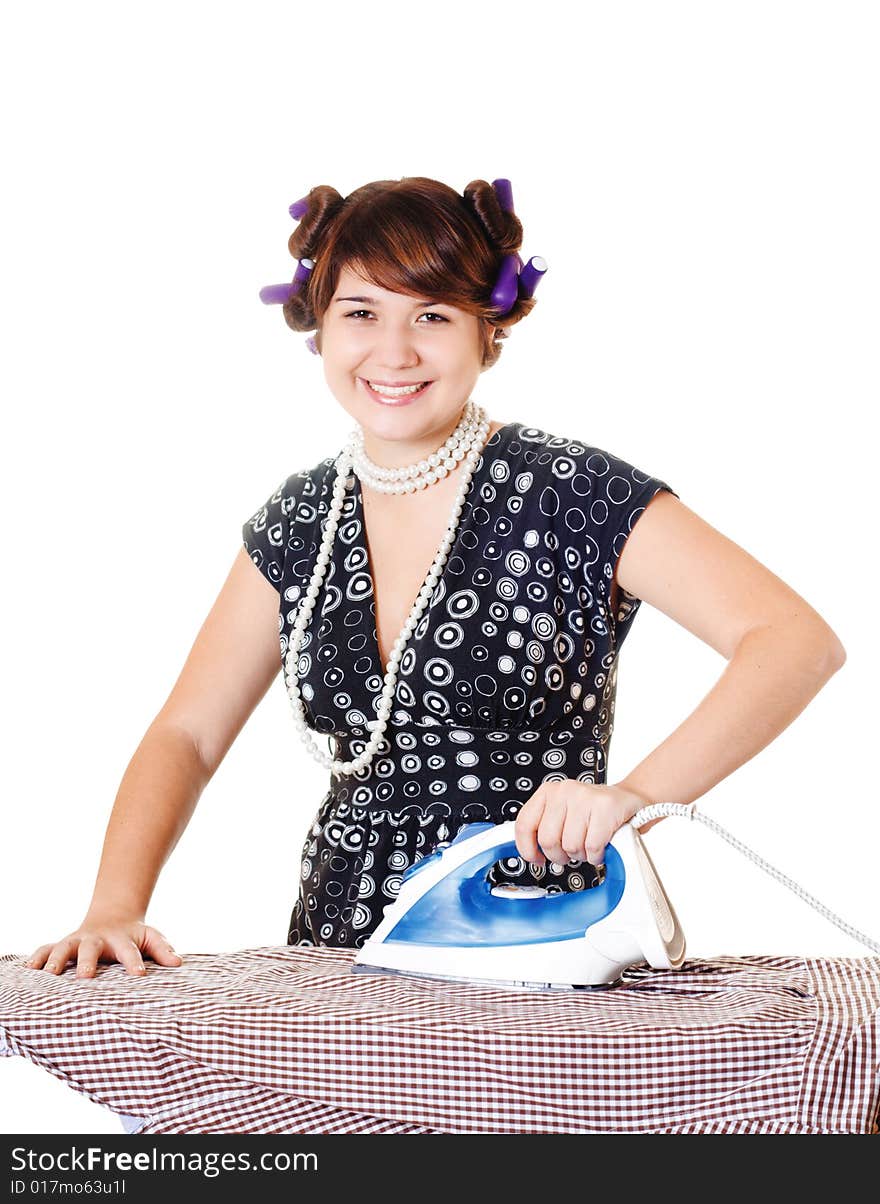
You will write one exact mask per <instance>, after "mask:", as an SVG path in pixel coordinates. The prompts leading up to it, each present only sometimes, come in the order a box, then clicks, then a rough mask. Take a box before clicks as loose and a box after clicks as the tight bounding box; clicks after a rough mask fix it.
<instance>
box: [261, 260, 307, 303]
mask: <svg viewBox="0 0 880 1204" xmlns="http://www.w3.org/2000/svg"><path fill="white" fill-rule="evenodd" d="M314 266H315V261H314V259H300V260H299V262H298V263H297V265H296V271H295V272H294V273H293V280H292V281H291V282H290V284H267V285H266V286H265V287H264V288H261V289H260V300H261V301H262V302H263V304H264V305H283V304H284V303H285V301H289V300H290V298H291V297H292V296H293V295H294V293H298V292H299V290H300V289H301V288H302V286H303V284H304V283H305V282H306V281H307V280H308V278H309V276H310V274H311V271H312V268H313V267H314Z"/></svg>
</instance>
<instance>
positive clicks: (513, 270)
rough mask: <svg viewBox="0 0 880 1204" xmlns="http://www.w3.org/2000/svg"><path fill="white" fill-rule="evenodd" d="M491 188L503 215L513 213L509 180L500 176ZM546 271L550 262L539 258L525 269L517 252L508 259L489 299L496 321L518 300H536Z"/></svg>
mask: <svg viewBox="0 0 880 1204" xmlns="http://www.w3.org/2000/svg"><path fill="white" fill-rule="evenodd" d="M492 187H493V188H494V189H495V195H496V196H497V197H498V204H499V205H500V206H501V208H502V209H503V210H504V212H505V213H513V212H514V209H513V188H512V187H511V183H510V180H507V179H505V178H504V177H503V176H500V177H499V178H498V179H497V180H493V181H492ZM546 271H547V261H546V259H542V258H541V256H540V255H533V256H532V258H531V259H530V260H529V262H528V263H527V264H526V265H525V267H523V261H522V259H521V258H520V257H519V255H518V254H517V253H516V252H515V251H514V252H513V253H512V254H510V255H505V256H504V258H503V259H502V261H501V267H500V268H499V269H498V275H497V277H496V278H495V286H494V288H493V289H492V295H491V297H490V301H491V303H492V307H493V309H494V310H495V317H496V318H503V317H504V315H505V314H508V313H510V311H511V310H512V309H513V307H514V305H515V304H516V302H517V300H518V299H520V298H522V299H525V298H527V297H532V296H534V292H535V289H536V288H537V287H538V284H539V282H540V280H541V277H542V276H543V275H544V273H545V272H546Z"/></svg>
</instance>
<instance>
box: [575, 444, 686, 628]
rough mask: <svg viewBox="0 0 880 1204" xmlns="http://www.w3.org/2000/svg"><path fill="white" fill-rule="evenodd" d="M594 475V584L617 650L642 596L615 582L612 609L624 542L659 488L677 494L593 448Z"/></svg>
mask: <svg viewBox="0 0 880 1204" xmlns="http://www.w3.org/2000/svg"><path fill="white" fill-rule="evenodd" d="M590 466H591V469H592V475H593V478H594V479H593V504H592V507H591V517H592V519H593V522H594V523H595V524H596V532H597V533H596V540H597V543H598V547H599V560H598V564H597V566H596V569H597V574H598V580H597V587H598V589H599V593H600V596H601V601H602V604H603V607H604V609H605V611H606V618H607V621H608V625H609V629H610V634H611V637H612V640H613V642H614V646H615V648H616V649H619V648H620V646H621V645H622V644H623V641H624V640H625V639H626V636H627V634H628V633H629V630H630V627H631V626H632V622H633V620H634V619H635V616H636V613H637V612H638V609H639V607H640V606H641V599H640V598H636V597H635V596H634V595H633V594H630V593H627V591H626V590H625V589H624V588H623V587H622V586H620V585H619V584H618V588H617V590H616V598H615V602H616V606H615V607H614V609H613V611H612V606H611V594H612V583H613V582H614V579H615V573H616V571H617V563H618V561H619V560H620V555H621V553H622V552H623V548H624V545H625V544H626V541H627V539H628V538H629V535H630V533H631V532H632V530H633V528H634V527H635V525H636V523H637V522H638V521H639V519H640V518H641V517H642V515H643V514H644V513H645V510H646V509H647V507H648V503H649V502H650V501H651V500H652V498H654V497H655V496H656V495H657V494H658V493H660V492H661V491H662V490H664V489H665V490H667V491H668V492H669V493H671V494H673V495H674V496H675V497H678V494H677V493H676V491H675V490H674V489H673V488H672V486H671V485H669V484H667V482H666V481H664V480H662V479H661V478H660V477H655V476H651V474H650V473H647V472H643V471H642V470H641V469H638V468H636V467H635V466H634V465H633V464H630V463H628V462H627V461H626V460H622V459H621V458H620V457H619V456H615V455H614V454H613V453H611V452H608V451H604V450H602V449H595V450H594V453H593V455H592V456H591V457H590Z"/></svg>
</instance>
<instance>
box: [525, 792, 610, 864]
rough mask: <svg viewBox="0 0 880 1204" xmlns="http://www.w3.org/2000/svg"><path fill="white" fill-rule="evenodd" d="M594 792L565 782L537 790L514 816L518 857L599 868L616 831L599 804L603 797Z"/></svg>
mask: <svg viewBox="0 0 880 1204" xmlns="http://www.w3.org/2000/svg"><path fill="white" fill-rule="evenodd" d="M593 790H594V788H592V787H591V786H590V785H589V784H588V783H585V782H575V781H571V780H568V779H566V780H565V781H562V782H559V781H556V782H545V783H544V784H543V785H542V786H541V787H539V788H538V790H537V791H536V792H535V794H533V795H532V797H531V798H530V799H529V800H528V801H527V802H526V803H525V804H524V805H523V806H522V807H521V808H520V811H519V813H518V815H517V817H516V823H515V831H516V846H517V850H518V851H519V854H520V856H521V857H523V858H525V860H526V861H529V862H531V863H532V864H534V865H543V864H544V861H545V857H546V858H547V859H549V860H550V861H552V862H555V863H556V864H557V865H562V866H565V865H568V864H569V862H571V861H585V860H586V861H589V862H590V863H591V864H592V865H602V864H603V863H604V860H605V848H606V845H607V843H608V841H609V840H610V839H611V837H612V835H613V833H614V831H615V828H614V825H613V822H612V819H611V817H610V816H609V814H608V812H607V807H604V808H603V806H601V805H598V804H599V803H600V801H601V802H604V796H595V795H594V793H591V791H593ZM594 803H596V804H597V805H595V806H594Z"/></svg>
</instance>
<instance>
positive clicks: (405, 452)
mask: <svg viewBox="0 0 880 1204" xmlns="http://www.w3.org/2000/svg"><path fill="white" fill-rule="evenodd" d="M291 214H292V216H294V217H296V218H297V219H300V224H299V226H298V228H297V230H296V231H295V233H294V234H293V235H292V236H291V239H290V243H289V247H290V251H291V254H292V255H293V256H294V257H295V258H297V259H298V260H299V264H298V267H297V271H296V275H295V276H294V280H293V283H292V284H289V285H284V286H272V287H270V288H268V289H266V290H264V292H263V294H262V296H263V299H264V300H266V301H268V302H272V301H279V302H281V303H282V304H283V306H284V310H283V312H284V316H285V319H286V321H287V323H288V325H289V326H290V327H291V328H292V329H294V330H316V335H315V337H314V338H313V339H310V340H309V344H310V346H311V349H312V350H313V351H315V352H316V353H318V354H320V355H321V356H322V358H323V363H324V371H325V376H326V380H327V384H328V386H329V388H330V390H331V392H332V393H333V395H334V396H335V397H336V399H337V401H338V402H339V403H340V405H341V406H342V407H343V409H344V410H345V411H346V412H347V413H348V414H349V415H350V416H351V417H352V419H353V420H354V422H355V424H356V425H355V428H354V432H353V435H352V440H351V441H350V443H347V444H346V446H345V448H343V450H342V452H341V453H339V455H334V456H331V457H329V458H327V459H325V460H322V461H321V462H320V463H319V464H317V465H316V466H315V467H313V468H311V469H302V470H301V471H298V472H295V473H293V474H292V475H291V476H289V477H288V478H287V479H286V480H285V481H284V482H283V483H282V484H281V486H279V488H278V489H276V490H275V491H273V493H272V494H271V496H270V497H269V498H268V500H267V501H266V503H265V504H264V505H263V506H261V507H260V508H259V509H258V510H257V511H256V513H255V514H254V515H252V516H251V517H250V518H249V519H248V520H247V521H246V522H245V524H244V526H243V530H242V534H243V542H244V546H243V547H242V549H241V550H240V552H239V554H238V556H237V557H236V559H235V561H234V563H233V565H232V568H231V571H230V573H229V576H228V578H227V580H226V582H225V584H224V586H223V588H222V590H221V592H220V595H219V596H218V598H217V600H216V602H215V604H214V606H213V608H212V610H211V612H210V613H209V615H208V617H207V619H206V621H205V623H204V626H203V627H202V630H201V631H200V633H199V635H198V638H197V640H196V642H195V644H194V646H193V648H192V651H191V652H190V655H189V657H188V658H187V661H186V664H185V665H184V667H183V670H182V672H181V675H180V678H179V679H178V681H177V683H176V684H175V686H174V689H173V690H172V692H171V694H170V696H169V698H168V700H167V702H166V703H165V705H164V706H163V708H162V710H161V711H160V712H159V714H158V715H157V717H156V719H155V720H154V722H153V723H152V724H151V726H150V728H149V730H148V731H147V733H146V735H145V736H144V739H143V741H142V742H141V745H140V746H139V748H138V749H137V751H136V753H135V755H134V757H133V758H132V761H131V763H130V765H129V767H128V769H127V771H126V774H125V776H124V778H123V781H122V784H121V786H120V790H119V794H118V796H117V799H116V802H115V805H114V809H113V813H112V815H111V818H110V822H109V825H108V830H107V836H106V839H105V844H104V850H103V855H102V860H101V865H100V868H99V872H98V878H97V882H96V886H95V891H94V895H93V898H92V902H91V905H90V907H89V910H88V913H87V915H86V917H85V918H84V920H83V922H82V924H81V925H80V926H79V928H78V929H77V930H76V931H75V932H72V933H70V934H69V935H68V936H66V937H65V938H63V939H62V940H61V941H59V942H56V943H50V944H47V945H43V946H41V948H40V949H38V950H37V951H36V953H35V954H34V955H33V956H32V958H31V959H30V961H29V963H28V964H29V965H31V966H33V967H34V968H38V969H39V968H45V969H46V970H47V971H49V972H50V973H59V972H60V971H61V970H63V969H64V968H65V966H66V965H67V962H68V961H69V960H70V959H74V960H75V961H76V963H77V973H78V974H79V975H80V976H84V977H89V976H92V975H94V973H95V969H96V963H97V962H98V961H99V960H103V961H113V960H118V961H119V962H121V963H122V964H123V965H124V966H125V967H126V969H127V970H128V971H129V972H130V973H132V974H138V973H144V972H145V967H144V963H143V958H144V956H147V957H150V958H152V959H153V960H155V961H156V962H159V963H160V964H162V965H176V964H179V962H180V960H181V959H180V957H179V956H178V955H177V954H176V953H174V951H173V949H172V948H171V946H170V945H169V943H168V942H167V940H166V939H165V937H164V936H163V934H162V933H160V932H159V931H157V930H156V929H155V928H153V927H151V926H149V925H147V924H146V923H145V914H146V909H147V906H148V903H149V899H150V896H151V894H152V891H153V889H154V887H155V883H156V880H157V878H158V874H159V871H160V869H161V867H162V865H163V864H164V863H165V861H166V859H167V857H168V856H169V854H170V852H171V850H172V849H173V847H174V845H175V844H176V842H177V840H178V839H179V838H180V835H181V834H182V832H183V830H184V828H185V827H186V824H187V822H188V820H189V818H190V816H191V815H192V812H193V810H194V808H195V805H196V802H197V801H198V798H199V797H200V795H201V793H202V791H203V789H204V787H205V786H206V785H207V783H208V782H209V781H210V779H211V777H212V776H213V774H214V772H215V770H216V769H217V767H218V766H219V764H220V762H221V761H222V760H223V757H224V756H225V754H226V752H227V751H228V749H229V747H230V746H231V744H232V742H233V740H234V739H235V737H236V736H237V734H238V733H239V731H240V730H241V728H242V727H243V725H244V724H245V722H246V721H247V719H248V717H249V716H250V714H251V713H252V711H253V710H254V708H255V707H256V705H257V703H258V702H259V701H260V700H261V698H262V697H263V696H264V694H265V693H266V691H267V689H268V688H269V685H270V684H271V682H272V681H273V679H274V677H275V675H276V673H277V672H278V669H279V655H278V654H279V635H280V645H281V661H282V663H283V667H284V673H285V681H286V685H287V688H288V693H289V696H290V700H291V704H292V707H293V712H294V718H295V719H296V721H297V724H298V728H299V730H300V734H301V735H302V737H303V739H304V740H305V742H306V747H307V749H308V750H309V752H310V753H311V754H312V755H313V756H315V757H316V759H318V760H321V761H323V762H324V763H325V764H327V765H328V767H329V768H330V770H331V784H330V788H329V790H328V791H327V794H326V795H325V797H324V799H323V800H322V802H321V805H320V807H319V810H318V813H317V815H316V817H315V820H314V822H313V824H312V826H311V829H310V832H309V834H308V836H307V838H306V841H305V845H304V848H303V854H302V863H301V881H300V890H299V897H298V898H297V900H296V902H295V905H294V908H293V913H292V915H291V919H290V925H289V931H288V943H289V944H323V945H336V946H350V947H357V946H360V945H362V944H363V942H364V940H365V939H366V938H367V936H368V935H369V934H370V932H372V931H373V929H374V928H375V927H376V926H377V925H378V923H379V921H380V919H381V917H382V910H383V908H384V906H385V905H386V904H387V903H389V902H390V901H391V900H392V899H393V898H394V897H395V895H396V894H397V891H398V888H399V885H400V880H401V877H402V874H403V872H404V870H405V869H406V868H407V866H409V865H411V864H412V863H413V861H415V860H416V859H418V858H419V857H422V856H424V855H425V854H427V853H429V852H431V851H432V849H434V848H436V847H437V846H438V845H442V844H444V843H446V842H448V841H450V840H452V839H454V837H455V836H456V834H457V833H458V831H459V830H460V829H461V827H462V825H463V824H467V823H470V822H474V821H479V820H482V821H485V820H487V819H488V820H491V821H493V822H501V821H504V820H508V819H515V821H516V822H515V831H516V844H517V849H518V852H519V853H520V857H518V858H515V859H512V860H511V861H508V862H503V863H498V864H496V865H495V866H494V867H493V869H492V875H493V877H494V878H495V880H502V879H503V880H505V881H512V882H522V883H532V882H538V883H540V884H542V885H544V886H545V887H547V888H548V889H549V890H583V889H588V888H589V887H590V886H591V885H592V883H593V881H594V880H595V876H596V867H597V866H600V865H601V862H602V857H603V853H604V848H605V845H606V843H607V842H608V841H609V840H610V839H611V838H612V836H613V835H614V833H615V832H616V831H617V829H618V828H619V827H620V826H621V825H622V824H623V823H625V822H627V821H628V820H629V819H630V818H631V817H632V816H633V815H634V814H635V813H636V812H637V811H638V810H639V809H640V808H642V807H643V806H645V805H646V804H648V803H650V802H656V801H664V800H674V801H676V802H682V803H687V802H692V801H694V800H695V799H697V798H699V797H700V796H701V795H703V794H704V793H706V791H708V790H710V789H711V788H712V787H713V786H714V785H716V784H717V783H718V782H719V781H721V780H722V779H723V778H725V777H726V776H727V775H728V774H730V773H732V772H733V770H735V769H736V768H737V767H738V766H740V765H742V764H743V763H744V762H745V761H747V760H749V759H750V758H751V757H752V756H754V755H755V753H757V752H759V751H760V750H761V749H762V748H764V747H765V746H766V745H767V744H768V743H770V741H771V740H773V739H774V738H775V737H776V736H777V735H778V734H779V733H780V732H781V731H782V730H784V728H785V727H787V726H788V724H789V723H791V722H792V720H793V719H794V718H795V717H796V716H797V715H798V714H799V713H800V712H801V711H802V710H803V709H804V707H805V706H806V705H807V703H808V702H809V701H810V699H811V698H812V697H814V695H815V694H816V693H817V692H818V691H819V689H820V688H821V687H822V686H823V685H824V684H825V682H826V681H827V680H828V679H829V677H830V676H831V675H832V674H833V673H834V671H835V670H836V669H838V668H839V667H840V666H841V665H842V664H843V662H844V659H845V653H844V650H843V647H842V645H841V643H840V641H839V640H838V638H837V637H836V635H835V633H834V632H833V631H832V630H831V628H830V627H829V626H828V624H827V623H826V622H825V621H824V620H823V619H822V618H821V616H820V615H819V614H817V613H816V611H815V610H813V609H812V608H811V607H810V606H809V605H808V604H807V603H806V602H805V601H804V600H803V598H801V597H800V596H799V595H798V594H796V593H795V592H794V591H793V590H792V589H790V588H789V587H788V586H787V585H786V584H785V583H784V582H782V581H780V580H779V578H778V577H776V576H774V574H773V573H771V572H770V571H769V570H767V569H766V568H764V567H763V566H762V565H761V564H759V563H758V562H757V561H755V560H754V559H753V558H752V557H751V556H749V555H748V554H747V553H746V552H745V551H743V550H742V549H741V548H740V547H738V546H737V545H736V544H734V543H732V542H731V541H730V540H728V539H726V538H725V537H724V536H723V535H721V534H720V533H719V532H718V531H716V530H714V529H713V528H712V527H711V526H709V525H708V524H707V523H705V522H704V521H703V520H701V519H700V518H699V517H698V516H697V515H696V514H694V513H693V511H691V510H689V509H688V507H687V506H685V505H684V504H683V503H682V502H681V500H680V498H679V497H678V495H677V494H676V493H675V492H674V491H673V490H672V489H671V487H670V486H669V485H667V484H666V483H665V482H664V481H662V480H660V479H659V478H657V477H652V476H650V475H649V474H647V473H645V472H642V471H639V470H638V469H636V468H635V467H634V466H633V465H631V464H628V463H627V462H626V461H625V460H621V459H620V458H618V457H616V456H614V455H612V454H611V453H610V452H608V451H605V450H603V449H601V448H596V447H591V446H589V445H587V444H585V443H582V442H579V441H577V440H575V439H568V438H564V437H561V436H558V435H553V434H550V433H549V432H547V431H544V430H541V429H540V428H538V427H535V426H532V425H528V424H526V423H524V422H516V421H513V422H507V423H503V422H501V421H499V420H495V419H493V420H489V419H488V417H487V416H486V415H485V413H484V412H483V411H482V408H481V407H479V406H478V405H477V404H476V403H474V402H473V400H472V398H471V392H472V390H473V388H474V386H475V384H476V383H477V381H478V379H479V376H480V374H481V373H482V372H483V371H485V370H486V369H487V368H488V367H491V366H492V365H493V364H494V363H495V362H496V361H497V359H498V357H499V355H500V352H501V345H502V341H503V340H504V339H505V338H506V337H507V331H508V329H509V328H510V327H511V326H512V325H514V324H515V323H517V322H519V321H520V320H521V319H522V318H523V317H525V316H526V315H527V314H528V313H529V312H530V311H531V309H532V308H533V307H534V305H535V300H534V297H533V296H532V293H533V292H534V288H535V285H536V283H537V281H538V280H539V279H540V274H541V272H542V270H543V261H541V260H537V259H535V260H532V261H530V263H529V264H528V265H525V266H524V265H523V263H522V260H521V259H520V258H519V255H518V250H519V247H520V245H521V243H522V226H521V224H520V222H519V220H518V219H517V217H516V215H515V213H514V211H513V203H512V196H511V191H510V184H509V181H506V180H496V181H494V182H493V183H492V184H489V183H488V182H486V181H485V180H476V181H473V182H472V183H471V184H470V185H469V186H468V187H467V188H466V189H465V191H464V194H463V195H459V194H458V193H456V192H455V191H454V190H453V189H451V188H449V187H447V186H446V185H444V184H441V183H438V182H437V181H434V180H430V179H425V178H422V177H415V178H404V179H402V180H398V181H379V182H376V183H372V184H368V185H365V186H364V187H363V188H360V189H358V190H356V191H355V192H353V193H352V194H351V195H350V196H348V197H345V198H343V197H342V196H340V194H339V193H337V192H336V191H335V189H332V188H329V187H324V186H322V187H318V188H313V189H312V190H311V192H310V193H309V194H308V197H306V198H304V199H303V200H302V201H300V202H296V203H295V204H294V205H293V206H291ZM394 470H402V471H401V472H400V474H399V480H397V484H396V487H395V484H394V481H395V479H396V478H397V476H398V474H395V472H394ZM642 601H647V602H649V603H650V604H651V605H653V606H656V607H657V608H658V609H660V610H662V611H663V612H664V614H666V615H668V616H669V617H670V618H672V619H674V620H675V621H676V622H678V623H680V624H681V625H682V626H683V627H685V628H686V629H687V630H688V631H691V632H692V633H693V634H694V635H696V636H698V637H699V638H700V639H702V640H703V641H705V642H706V643H707V644H709V645H710V646H711V647H712V648H714V649H716V650H717V651H718V652H720V653H722V654H723V655H724V656H725V657H726V659H727V660H728V665H727V667H726V669H725V671H724V673H723V674H722V675H721V678H720V679H719V681H718V683H717V684H716V685H715V687H714V688H713V689H712V690H711V691H710V692H709V693H708V694H707V696H706V697H705V698H704V699H703V700H702V702H701V703H700V704H699V706H698V707H697V708H696V710H695V711H694V712H693V713H692V714H691V715H690V716H689V717H688V719H687V720H686V721H685V722H684V723H682V724H681V725H680V726H679V727H678V728H677V729H676V730H675V731H674V732H673V733H672V734H671V735H670V736H669V737H668V738H667V739H666V740H665V741H664V742H663V743H662V744H661V745H660V746H659V747H658V748H657V749H655V750H654V752H652V753H651V754H650V755H649V756H648V757H646V758H645V760H644V761H642V763H641V764H640V765H637V766H636V767H635V769H633V770H632V772H630V773H629V774H628V775H627V776H626V777H625V778H623V779H621V780H620V781H618V782H615V783H611V784H609V783H608V782H607V781H606V767H607V756H608V748H609V742H610V737H611V734H612V730H613V713H614V697H615V691H616V666H617V657H618V654H619V651H620V648H621V645H622V643H623V640H624V639H625V637H626V635H627V633H628V631H629V629H630V627H631V625H632V621H633V618H634V617H635V614H636V612H637V610H638V608H639V605H640V603H641V602H642ZM324 736H328V737H330V743H331V744H332V745H333V751H332V753H324V752H323V750H322V747H321V745H322V743H323V739H324ZM316 738H317V740H318V744H317V745H316V743H315V740H316ZM654 822H657V821H654ZM648 826H650V825H645V828H643V829H642V830H643V831H644V830H645V829H646V828H647V827H648Z"/></svg>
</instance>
